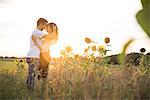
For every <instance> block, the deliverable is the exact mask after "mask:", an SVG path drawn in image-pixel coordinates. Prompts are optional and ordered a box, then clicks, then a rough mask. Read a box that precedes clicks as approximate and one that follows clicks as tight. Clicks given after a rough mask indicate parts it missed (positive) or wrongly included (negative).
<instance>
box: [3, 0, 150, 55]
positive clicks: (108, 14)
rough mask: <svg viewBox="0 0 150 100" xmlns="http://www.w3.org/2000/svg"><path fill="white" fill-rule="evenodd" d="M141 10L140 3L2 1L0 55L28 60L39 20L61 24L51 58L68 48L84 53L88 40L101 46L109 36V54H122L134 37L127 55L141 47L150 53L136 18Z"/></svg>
mask: <svg viewBox="0 0 150 100" xmlns="http://www.w3.org/2000/svg"><path fill="white" fill-rule="evenodd" d="M66 2H67V3H66ZM41 4H42V6H41ZM122 4H123V5H122ZM83 5H84V6H83ZM33 6H34V7H33ZM39 6H40V7H41V8H40V7H39ZM140 9H142V6H141V2H140V0H139V1H137V0H132V1H130V0H116V1H115V2H114V1H104V0H95V1H92V0H88V1H87V0H73V1H69V0H62V1H59V0H55V1H53V0H45V1H42V0H41V1H40V0H39V1H37V0H26V1H24V0H9V1H8V0H3V2H0V11H1V13H2V14H1V15H0V17H1V19H0V35H1V37H0V46H1V47H2V48H0V56H1V55H2V56H10V57H11V56H15V57H25V56H26V54H27V52H28V50H29V43H30V42H29V39H30V35H31V33H32V31H33V29H34V28H35V27H36V21H37V19H38V18H39V17H44V18H46V19H47V20H49V21H50V22H55V23H56V24H57V25H58V29H59V40H58V43H57V44H55V45H53V46H51V49H50V51H51V56H52V57H59V56H60V54H59V53H60V50H62V49H64V48H65V47H66V46H71V47H72V48H73V50H74V51H73V52H74V53H79V54H82V53H83V51H84V48H85V47H86V46H87V45H86V43H85V42H84V38H85V37H89V38H91V39H92V40H94V41H96V42H98V43H99V44H101V45H103V44H104V42H103V39H104V38H105V37H110V40H111V41H110V45H112V46H111V47H110V48H109V49H110V50H112V51H110V52H109V53H108V55H115V54H119V53H121V50H122V48H123V45H124V44H125V43H126V41H128V40H129V39H131V38H134V39H135V41H134V42H133V43H132V44H131V45H130V46H129V48H128V51H127V53H131V52H140V48H145V49H146V52H150V39H149V38H148V37H147V36H146V34H145V32H144V31H143V30H142V29H141V27H140V25H139V24H138V23H137V21H136V18H135V15H136V13H137V12H138V11H139V10H140Z"/></svg>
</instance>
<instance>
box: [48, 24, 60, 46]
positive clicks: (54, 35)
mask: <svg viewBox="0 0 150 100" xmlns="http://www.w3.org/2000/svg"><path fill="white" fill-rule="evenodd" d="M47 26H48V27H51V28H52V33H51V36H52V39H51V43H52V44H54V43H56V42H57V41H58V27H57V25H56V24H55V23H48V24H47Z"/></svg>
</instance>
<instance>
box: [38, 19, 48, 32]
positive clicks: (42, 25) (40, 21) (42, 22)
mask: <svg viewBox="0 0 150 100" xmlns="http://www.w3.org/2000/svg"><path fill="white" fill-rule="evenodd" d="M47 23H48V21H47V20H46V19H44V18H39V19H38V21H37V28H38V29H39V30H43V29H45V27H46V25H47Z"/></svg>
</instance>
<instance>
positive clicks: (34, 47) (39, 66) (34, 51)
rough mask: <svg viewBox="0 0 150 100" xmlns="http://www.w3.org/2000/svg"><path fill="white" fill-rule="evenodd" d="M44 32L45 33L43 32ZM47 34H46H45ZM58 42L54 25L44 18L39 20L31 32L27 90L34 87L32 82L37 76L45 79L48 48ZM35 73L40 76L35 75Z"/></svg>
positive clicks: (48, 56)
mask: <svg viewBox="0 0 150 100" xmlns="http://www.w3.org/2000/svg"><path fill="white" fill-rule="evenodd" d="M43 30H46V31H47V32H44V31H43ZM46 33H47V34H46ZM57 40H58V28H57V25H56V24H55V23H48V21H47V20H46V19H44V18H39V19H38V21H37V27H36V29H34V31H33V32H32V35H31V38H30V50H29V51H28V54H27V63H28V66H29V67H28V76H27V86H28V89H29V88H31V87H32V85H34V82H32V81H33V80H34V79H35V77H36V76H37V78H38V79H40V78H46V77H47V74H48V72H47V71H48V66H49V63H50V55H49V53H50V50H49V48H50V46H51V45H52V44H54V43H55V42H56V41H57ZM36 71H39V72H40V74H38V75H36Z"/></svg>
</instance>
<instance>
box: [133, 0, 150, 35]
mask: <svg viewBox="0 0 150 100" xmlns="http://www.w3.org/2000/svg"><path fill="white" fill-rule="evenodd" d="M141 3H142V6H143V9H142V10H140V11H139V12H137V14H136V19H137V21H138V23H139V24H140V26H141V27H142V29H143V30H144V31H145V32H146V33H147V35H148V36H149V37H150V0H141Z"/></svg>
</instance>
